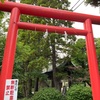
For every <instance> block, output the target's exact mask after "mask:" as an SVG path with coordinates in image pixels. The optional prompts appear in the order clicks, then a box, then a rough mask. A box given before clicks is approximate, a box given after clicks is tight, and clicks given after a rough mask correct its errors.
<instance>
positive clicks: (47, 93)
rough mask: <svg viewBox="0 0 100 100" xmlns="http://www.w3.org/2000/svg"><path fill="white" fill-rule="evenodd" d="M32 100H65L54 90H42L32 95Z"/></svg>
mask: <svg viewBox="0 0 100 100" xmlns="http://www.w3.org/2000/svg"><path fill="white" fill-rule="evenodd" d="M33 100H66V99H65V97H64V96H63V95H62V94H61V93H60V92H59V91H58V90H56V89H54V88H44V89H41V90H39V91H38V92H37V93H35V94H34V96H33Z"/></svg>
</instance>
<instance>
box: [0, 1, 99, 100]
mask: <svg viewBox="0 0 100 100" xmlns="http://www.w3.org/2000/svg"><path fill="white" fill-rule="evenodd" d="M0 10H1V11H5V12H11V16H10V23H9V29H8V35H7V40H6V46H5V50H4V57H3V62H2V70H1V74H0V100H4V90H5V82H6V79H11V78H12V72H13V65H14V58H15V51H16V41H17V33H18V29H27V30H37V31H44V32H45V31H46V30H48V32H57V33H60V34H64V31H66V32H67V33H68V34H71V35H82V36H85V37H86V49H87V56H88V64H89V73H90V80H91V86H92V95H93V100H100V75H99V69H98V62H97V57H96V50H95V45H94V37H93V32H92V24H100V17H99V16H93V15H88V14H80V13H75V12H70V11H65V10H57V9H53V8H46V7H39V6H33V5H27V4H19V3H14V2H5V3H4V4H2V3H0ZM21 14H26V15H32V16H40V17H47V18H54V19H60V20H69V21H76V22H82V23H84V30H81V29H74V28H65V27H58V26H49V25H41V24H33V23H27V22H20V15H21Z"/></svg>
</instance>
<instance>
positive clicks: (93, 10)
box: [69, 0, 100, 38]
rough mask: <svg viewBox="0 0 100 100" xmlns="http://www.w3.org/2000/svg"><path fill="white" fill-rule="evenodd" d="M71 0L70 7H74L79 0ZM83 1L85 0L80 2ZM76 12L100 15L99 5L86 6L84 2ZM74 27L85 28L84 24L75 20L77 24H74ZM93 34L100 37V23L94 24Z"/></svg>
mask: <svg viewBox="0 0 100 100" xmlns="http://www.w3.org/2000/svg"><path fill="white" fill-rule="evenodd" d="M69 1H70V2H71V6H70V8H72V7H73V6H74V5H75V3H76V2H77V1H78V0H69ZM82 1H83V0H81V1H80V2H79V3H78V4H80V3H81V2H82ZM75 7H76V6H75ZM74 12H78V13H84V14H91V15H96V16H100V8H99V7H93V6H90V5H88V6H86V5H85V4H84V3H83V4H82V5H81V6H79V7H78V8H77V9H76V10H75V11H74ZM73 27H75V28H77V29H83V24H82V23H76V22H75V24H73ZM93 34H94V37H95V38H97V37H100V25H93Z"/></svg>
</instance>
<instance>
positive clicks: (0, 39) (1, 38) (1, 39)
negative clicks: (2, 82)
mask: <svg viewBox="0 0 100 100" xmlns="http://www.w3.org/2000/svg"><path fill="white" fill-rule="evenodd" d="M5 40H6V36H5V35H4V34H0V67H1V65H2V59H3V53H4V47H5Z"/></svg>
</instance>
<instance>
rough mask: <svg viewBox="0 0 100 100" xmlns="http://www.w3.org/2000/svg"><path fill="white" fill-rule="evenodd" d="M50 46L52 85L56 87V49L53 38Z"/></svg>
mask: <svg viewBox="0 0 100 100" xmlns="http://www.w3.org/2000/svg"><path fill="white" fill-rule="evenodd" d="M51 47H52V68H53V79H52V87H55V88H57V81H56V50H55V40H53V44H52V45H51Z"/></svg>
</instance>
